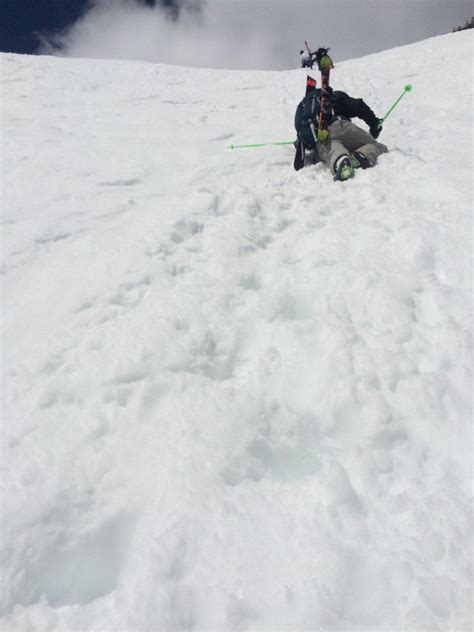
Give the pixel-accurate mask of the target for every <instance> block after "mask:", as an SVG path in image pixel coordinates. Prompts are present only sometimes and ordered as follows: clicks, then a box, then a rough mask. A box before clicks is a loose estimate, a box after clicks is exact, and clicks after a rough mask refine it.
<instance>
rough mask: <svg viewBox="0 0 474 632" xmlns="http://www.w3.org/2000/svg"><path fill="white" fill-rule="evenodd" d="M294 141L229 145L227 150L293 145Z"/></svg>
mask: <svg viewBox="0 0 474 632" xmlns="http://www.w3.org/2000/svg"><path fill="white" fill-rule="evenodd" d="M293 143H294V141H293V140H280V141H277V142H275V143H253V144H251V145H229V146H228V147H227V149H241V148H243V147H267V146H268V145H293Z"/></svg>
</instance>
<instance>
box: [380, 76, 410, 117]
mask: <svg viewBox="0 0 474 632" xmlns="http://www.w3.org/2000/svg"><path fill="white" fill-rule="evenodd" d="M407 92H411V84H410V83H407V85H406V86H405V87H404V88H403V92H402V93H401V95H400V96H399V97H398V99H397V100H396V101H395V103H394V104H393V105H392V107H391V108H390V110H389V111H388V112H387V114H386V115H385V116H384V117H383V119H382V123H383V122H384V121H385V119H386V118H387V117H388V115H389V114H390V113H391V112H392V111H393V110H394V109H395V108H396V106H397V105H398V104H399V103H400V101H401V100H402V97H404V96H405V95H406V93H407Z"/></svg>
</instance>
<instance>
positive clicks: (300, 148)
mask: <svg viewBox="0 0 474 632" xmlns="http://www.w3.org/2000/svg"><path fill="white" fill-rule="evenodd" d="M322 96H324V97H325V99H326V101H329V103H330V107H329V108H325V113H324V121H325V127H326V129H325V131H326V130H327V134H326V136H327V138H324V136H322V135H321V134H319V133H318V132H319V127H320V104H321V97H322ZM353 117H357V118H360V119H361V120H363V121H364V122H365V123H366V124H367V125H368V127H369V130H370V133H369V132H367V131H365V130H363V129H361V128H360V127H358V126H357V125H355V124H354V123H352V121H351V118H353ZM295 128H296V131H297V133H298V139H297V142H296V150H297V155H296V157H295V169H297V170H298V169H301V168H302V167H303V166H304V164H305V160H304V159H305V150H311V151H312V152H313V154H312V163H313V164H314V163H315V162H318V161H319V160H322V161H323V162H324V163H325V164H326V165H327V166H328V167H329V168H330V169H331V170H332V172H333V174H334V177H335V179H336V180H347V179H349V178H351V177H352V176H353V175H354V169H356V168H359V167H360V168H362V169H368V168H369V167H373V166H374V165H375V163H376V162H377V158H378V156H380V154H383V153H385V152H387V151H388V149H387V147H386V146H385V145H383V144H382V143H379V142H377V140H376V139H377V138H378V137H379V135H380V132H381V131H382V119H379V118H377V117H376V116H375V114H374V113H373V111H372V110H371V109H370V108H369V106H368V105H367V104H366V103H365V102H364V101H363V100H362V99H354V98H352V97H350V96H349V95H348V94H346V93H345V92H342V91H341V90H334V91H333V90H332V88H328V89H327V90H326V91H325V93H324V95H323V94H322V91H321V90H320V89H318V88H316V82H314V87H313V86H312V85H310V86H309V87H308V86H307V91H306V96H305V98H304V99H303V100H302V101H301V102H300V103H299V105H298V108H297V110H296V113H295ZM321 138H323V140H321Z"/></svg>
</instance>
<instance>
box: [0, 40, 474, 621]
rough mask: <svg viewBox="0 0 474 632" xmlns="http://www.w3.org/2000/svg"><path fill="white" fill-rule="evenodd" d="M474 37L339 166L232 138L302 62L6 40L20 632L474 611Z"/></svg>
mask: <svg viewBox="0 0 474 632" xmlns="http://www.w3.org/2000/svg"><path fill="white" fill-rule="evenodd" d="M333 52H334V53H335V55H336V51H333ZM472 58H473V35H472V32H471V31H463V32H460V33H453V34H449V35H445V36H441V37H437V38H433V39H429V40H426V41H423V42H420V43H417V44H414V45H410V46H405V47H401V48H396V49H391V50H387V51H385V52H383V53H380V54H376V55H371V56H368V57H364V58H362V59H357V60H351V61H347V62H344V63H340V64H339V63H336V65H335V66H336V67H335V69H334V70H333V72H332V75H331V84H332V85H333V87H334V88H335V89H343V90H345V91H347V92H348V93H349V94H351V95H352V96H354V97H362V98H364V100H365V101H366V102H367V103H368V104H369V105H370V106H371V107H372V109H374V111H375V112H376V114H377V115H378V116H383V115H384V114H385V113H386V111H387V110H388V109H389V107H390V106H391V104H392V103H393V102H394V101H395V99H396V98H397V97H398V96H399V95H400V93H401V92H402V91H403V88H404V86H405V85H406V84H408V83H410V84H412V86H413V90H412V92H410V93H409V94H407V95H406V96H405V97H404V99H402V101H401V102H400V104H399V105H398V107H397V108H396V109H395V110H394V111H393V113H392V114H391V115H390V117H389V118H388V119H387V121H386V123H385V125H384V130H383V132H382V135H381V137H380V140H381V141H382V142H383V143H385V144H386V145H387V146H388V147H389V149H390V152H389V153H388V154H386V155H383V156H382V157H381V158H380V160H379V164H378V165H377V166H376V168H374V169H371V170H366V171H359V172H357V174H356V177H355V178H354V179H353V180H351V181H348V182H344V183H341V182H334V181H333V179H332V176H331V175H330V173H329V171H328V170H327V169H325V168H324V166H323V165H321V164H319V165H316V166H309V167H307V168H305V169H303V170H302V171H300V172H295V171H294V170H293V167H292V162H293V152H294V149H293V147H292V145H281V146H276V145H268V146H266V147H262V148H256V149H234V150H232V149H229V145H231V144H235V145H237V144H245V143H266V142H275V141H287V140H290V141H291V140H293V139H294V130H293V116H294V111H295V108H296V106H297V104H298V102H299V101H300V99H301V97H302V96H303V94H304V89H305V78H306V71H305V70H302V69H299V68H298V69H295V70H289V71H280V72H277V71H271V72H269V71H231V70H212V69H190V68H186V67H179V66H171V65H163V64H152V63H144V62H123V61H96V60H81V59H74V60H73V59H59V58H54V57H30V56H18V55H11V54H3V55H2V56H1V69H2V83H3V86H2V90H3V92H2V100H1V104H2V145H3V150H2V207H3V208H2V231H3V237H2V307H3V317H2V320H3V333H2V352H3V364H2V372H3V388H2V392H3V406H2V411H3V427H2V435H1V436H2V450H1V456H2V459H1V460H2V485H3V488H2V504H1V507H2V538H1V540H2V542H1V545H2V552H1V557H0V563H1V571H2V572H1V574H2V578H3V579H2V581H3V587H2V590H1V612H2V618H1V625H2V626H3V627H2V630H6V631H8V632H17V631H21V632H23V631H27V630H30V631H35V632H36V631H45V632H52V631H65V630H67V631H73V630H74V631H78V630H80V631H89V630H96V631H99V630H100V631H113V630H120V631H137V632H138V631H139V632H142V631H152V630H156V631H158V630H159V631H177V630H194V631H204V630H206V631H211V630H212V631H219V632H226V631H231V630H253V631H264V630H265V631H267V632H268V631H277V630H288V631H289V630H292V631H297V630H318V631H321V630H322V631H327V632H335V631H341V630H346V631H347V630H348V631H351V632H355V631H363V632H366V631H377V632H379V631H381V630H390V631H399V630H406V631H414V630H417V631H418V630H429V631H435V630H439V631H442V632H446V631H459V630H469V629H471V626H472V624H473V618H472V592H471V591H472V567H471V564H472V558H473V536H472V533H473V530H472V527H473V524H472V504H471V503H472V487H471V484H472V449H473V442H472V426H471V420H472V396H471V384H472V381H471V380H472V377H471V360H472V356H471V346H470V345H471V338H470V336H471V325H472V320H471V319H472V260H471V257H472V241H471V240H472V216H471V213H472V202H473V186H472V185H473V154H472V150H473V144H472V143H473V141H472V125H473V115H472V113H473V107H472V106H473V99H472V92H473V79H472ZM336 60H337V57H336ZM314 76H316V77H317V78H318V80H319V77H318V73H316V72H315V73H314ZM359 124H360V126H361V127H364V128H365V124H364V123H363V122H361V121H359Z"/></svg>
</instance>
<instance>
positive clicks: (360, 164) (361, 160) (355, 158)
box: [350, 151, 373, 169]
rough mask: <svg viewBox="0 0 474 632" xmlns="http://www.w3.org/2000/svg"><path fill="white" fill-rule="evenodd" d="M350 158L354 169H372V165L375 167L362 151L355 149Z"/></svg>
mask: <svg viewBox="0 0 474 632" xmlns="http://www.w3.org/2000/svg"><path fill="white" fill-rule="evenodd" d="M350 160H351V164H352V167H353V168H354V169H359V168H360V169H370V167H373V165H372V163H371V162H370V160H369V159H368V158H367V157H366V156H364V154H362V153H361V152H360V151H355V152H354V153H353V154H351V157H350Z"/></svg>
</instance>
